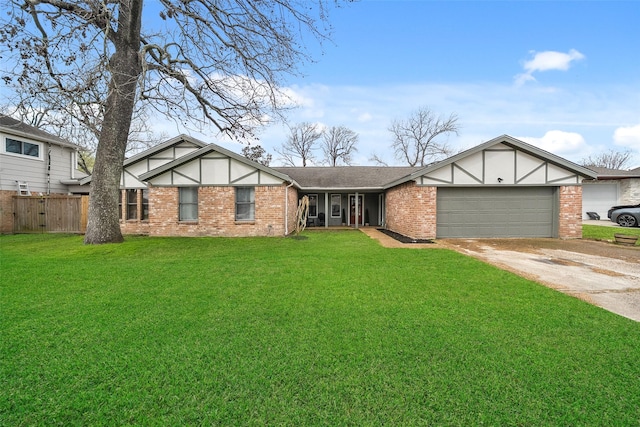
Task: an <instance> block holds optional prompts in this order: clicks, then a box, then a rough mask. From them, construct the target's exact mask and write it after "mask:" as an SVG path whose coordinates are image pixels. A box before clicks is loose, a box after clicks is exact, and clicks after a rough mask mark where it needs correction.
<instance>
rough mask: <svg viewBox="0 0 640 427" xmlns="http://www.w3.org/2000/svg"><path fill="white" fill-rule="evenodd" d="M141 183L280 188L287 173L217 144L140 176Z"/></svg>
mask: <svg viewBox="0 0 640 427" xmlns="http://www.w3.org/2000/svg"><path fill="white" fill-rule="evenodd" d="M138 179H139V180H141V181H145V182H149V183H151V184H153V185H155V186H170V185H279V184H282V183H283V182H292V180H291V178H290V177H289V176H287V175H286V174H283V173H281V172H278V171H276V170H274V169H271V168H269V167H267V166H264V165H261V164H259V163H256V162H254V161H251V160H249V159H247V158H246V157H244V156H241V155H239V154H236V153H234V152H232V151H230V150H227V149H225V148H222V147H220V146H218V145H215V144H209V145H207V146H205V147H202V148H200V149H198V150H196V151H193V152H191V153H188V154H186V155H184V156H182V157H179V158H177V159H175V160H173V161H171V162H168V163H166V164H164V165H161V166H159V167H157V168H154V169H152V170H150V171H148V172H145V173H143V174H141V175H140V176H139V177H138Z"/></svg>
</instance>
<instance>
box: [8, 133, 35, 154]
mask: <svg viewBox="0 0 640 427" xmlns="http://www.w3.org/2000/svg"><path fill="white" fill-rule="evenodd" d="M4 148H5V151H6V152H7V153H13V154H20V155H23V156H29V157H36V158H40V145H38V144H32V143H30V142H24V141H18V140H17V139H11V138H6V139H5V146H4Z"/></svg>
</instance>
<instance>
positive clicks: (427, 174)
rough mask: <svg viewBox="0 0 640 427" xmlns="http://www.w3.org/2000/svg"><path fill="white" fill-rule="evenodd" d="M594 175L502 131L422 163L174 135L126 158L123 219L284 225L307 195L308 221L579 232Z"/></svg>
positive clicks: (258, 229)
mask: <svg viewBox="0 0 640 427" xmlns="http://www.w3.org/2000/svg"><path fill="white" fill-rule="evenodd" d="M594 178H596V174H595V172H593V171H591V170H589V169H586V168H584V167H581V166H579V165H576V164H574V163H571V162H569V161H567V160H565V159H562V158H560V157H558V156H555V155H553V154H551V153H548V152H546V151H544V150H540V149H539V148H536V147H534V146H531V145H529V144H526V143H524V142H522V141H519V140H517V139H515V138H512V137H510V136H507V135H503V136H500V137H498V138H495V139H492V140H490V141H488V142H486V143H484V144H481V145H478V146H476V147H474V148H472V149H470V150H467V151H464V152H462V153H459V154H457V155H455V156H453V157H450V158H448V159H446V160H444V161H441V162H437V163H434V164H432V165H429V166H427V167H423V168H408V167H351V166H345V167H335V168H332V167H322V168H317V167H312V168H289V167H267V166H263V165H260V164H258V163H255V162H253V161H250V160H248V159H246V158H245V157H243V156H241V155H239V154H237V153H234V152H231V151H229V150H226V149H224V148H222V147H219V146H217V145H215V144H205V143H203V142H201V141H198V140H196V139H194V138H191V137H189V136H184V135H182V136H179V137H176V138H173V139H171V140H169V141H167V142H165V143H163V144H160V145H158V146H157V147H154V148H152V149H150V150H147V151H145V152H143V153H140V154H138V155H136V156H134V157H132V158H130V159H128V160H127V161H125V163H124V172H123V176H122V181H121V182H122V187H121V188H122V198H121V200H122V209H121V213H122V219H121V225H122V231H123V233H142V234H149V235H158V236H283V235H287V234H288V233H290V232H291V231H292V228H293V224H294V222H295V212H296V208H297V205H298V200H299V199H300V198H302V196H304V195H307V196H309V200H310V209H309V218H310V224H309V225H311V226H316V227H331V226H337V225H341V224H346V225H350V226H353V227H356V228H357V227H361V226H364V225H366V224H370V225H372V226H379V227H386V228H388V229H390V230H392V231H395V232H398V233H401V234H404V235H406V236H409V237H413V238H421V239H433V238H445V237H557V238H579V237H581V233H582V231H581V230H582V228H581V220H582V181H583V180H584V179H594ZM89 180H90V179H88V180H86V181H85V182H88V181H89Z"/></svg>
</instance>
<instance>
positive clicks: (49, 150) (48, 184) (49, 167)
mask: <svg viewBox="0 0 640 427" xmlns="http://www.w3.org/2000/svg"><path fill="white" fill-rule="evenodd" d="M49 195H51V144H47V196H49Z"/></svg>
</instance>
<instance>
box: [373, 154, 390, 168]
mask: <svg viewBox="0 0 640 427" xmlns="http://www.w3.org/2000/svg"><path fill="white" fill-rule="evenodd" d="M369 161H370V162H373V163H375V164H376V165H378V166H389V163H387V162H386V161H385V160H382V158H381V157H380V156H378V155H377V154H372V155H371V157H369Z"/></svg>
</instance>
